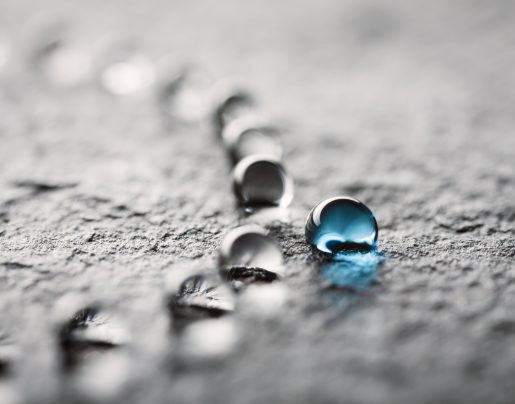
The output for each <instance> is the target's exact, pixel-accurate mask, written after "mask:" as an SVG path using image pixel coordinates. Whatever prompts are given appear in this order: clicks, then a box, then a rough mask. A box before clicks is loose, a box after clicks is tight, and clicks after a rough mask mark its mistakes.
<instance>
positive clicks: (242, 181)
mask: <svg viewBox="0 0 515 404" xmlns="http://www.w3.org/2000/svg"><path fill="white" fill-rule="evenodd" d="M232 177H233V189H234V192H235V194H236V197H237V198H238V200H239V202H240V204H241V205H243V206H244V207H247V208H258V207H264V206H280V207H286V206H288V205H289V204H290V202H291V201H292V199H293V182H292V180H291V178H290V176H289V175H288V173H287V172H286V170H285V169H284V167H283V165H282V164H281V162H279V161H278V160H276V159H274V158H273V157H269V156H265V155H253V156H248V157H245V158H244V159H243V160H241V161H240V162H239V163H238V164H237V165H236V166H235V167H234V170H233V173H232Z"/></svg>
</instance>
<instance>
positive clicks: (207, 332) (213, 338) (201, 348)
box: [180, 318, 239, 361]
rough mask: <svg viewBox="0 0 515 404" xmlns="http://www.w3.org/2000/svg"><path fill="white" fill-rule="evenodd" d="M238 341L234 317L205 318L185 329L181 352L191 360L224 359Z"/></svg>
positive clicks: (185, 357)
mask: <svg viewBox="0 0 515 404" xmlns="http://www.w3.org/2000/svg"><path fill="white" fill-rule="evenodd" d="M238 341H239V332H238V329H237V327H236V324H235V323H234V320H233V319H232V318H223V319H216V320H213V319H211V320H203V321H199V322H197V323H194V324H191V325H189V326H188V327H187V328H186V329H185V332H184V334H183V335H182V338H181V350H180V354H181V356H183V358H184V359H187V360H189V361H199V360H202V361H204V360H216V359H223V358H225V357H226V356H227V355H229V354H230V353H231V352H232V351H233V350H234V348H235V346H236V345H237V343H238Z"/></svg>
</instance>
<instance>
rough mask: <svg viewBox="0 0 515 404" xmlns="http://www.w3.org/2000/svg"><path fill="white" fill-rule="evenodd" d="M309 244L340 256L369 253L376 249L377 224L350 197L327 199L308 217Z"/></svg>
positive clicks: (359, 204)
mask: <svg viewBox="0 0 515 404" xmlns="http://www.w3.org/2000/svg"><path fill="white" fill-rule="evenodd" d="M305 233H306V234H305V235H306V242H307V243H309V244H311V245H313V246H315V247H316V248H317V249H318V250H319V251H321V252H323V253H328V254H338V253H340V252H345V251H352V250H357V251H369V250H371V249H374V248H375V245H376V242H377V236H378V227H377V222H376V219H375V217H374V215H373V214H372V212H371V211H370V209H368V208H367V207H366V206H365V205H364V204H363V203H361V202H360V201H358V200H356V199H353V198H349V197H346V196H337V197H334V198H330V199H327V200H325V201H323V202H321V203H319V204H318V205H317V206H315V207H314V208H313V209H312V210H311V212H310V213H309V215H308V218H307V220H306V228H305Z"/></svg>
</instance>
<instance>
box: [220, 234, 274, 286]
mask: <svg viewBox="0 0 515 404" xmlns="http://www.w3.org/2000/svg"><path fill="white" fill-rule="evenodd" d="M218 261H219V268H220V274H221V276H222V278H224V279H226V280H227V281H229V282H230V283H231V284H232V286H233V287H234V288H235V289H238V288H239V287H240V286H242V285H244V284H249V283H263V282H264V283H268V282H272V281H274V280H276V279H277V278H278V276H280V275H282V274H283V271H284V268H283V264H284V258H283V253H282V251H281V248H280V247H279V245H278V244H277V243H276V241H275V240H274V239H272V238H271V237H270V236H268V235H267V234H266V231H265V230H264V229H263V228H261V227H259V226H254V225H247V226H241V227H238V228H236V229H233V230H231V231H230V232H229V233H227V235H226V236H225V237H224V239H223V240H222V244H221V246H220V251H219V257H218Z"/></svg>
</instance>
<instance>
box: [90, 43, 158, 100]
mask: <svg viewBox="0 0 515 404" xmlns="http://www.w3.org/2000/svg"><path fill="white" fill-rule="evenodd" d="M107 43H108V45H106V46H105V51H104V52H103V56H101V58H102V60H101V62H100V71H99V80H100V84H101V86H102V87H103V88H104V89H105V90H106V91H107V92H108V93H110V94H113V95H117V96H127V95H131V94H134V93H138V92H141V91H143V90H146V89H148V88H149V87H150V86H151V85H152V84H153V83H154V81H155V76H156V71H155V66H154V63H153V62H152V60H151V59H150V58H148V57H147V56H146V55H145V54H144V53H143V51H141V49H140V47H139V46H138V45H137V44H136V43H135V42H133V41H131V40H119V39H114V40H110V41H109V40H108V41H107Z"/></svg>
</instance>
